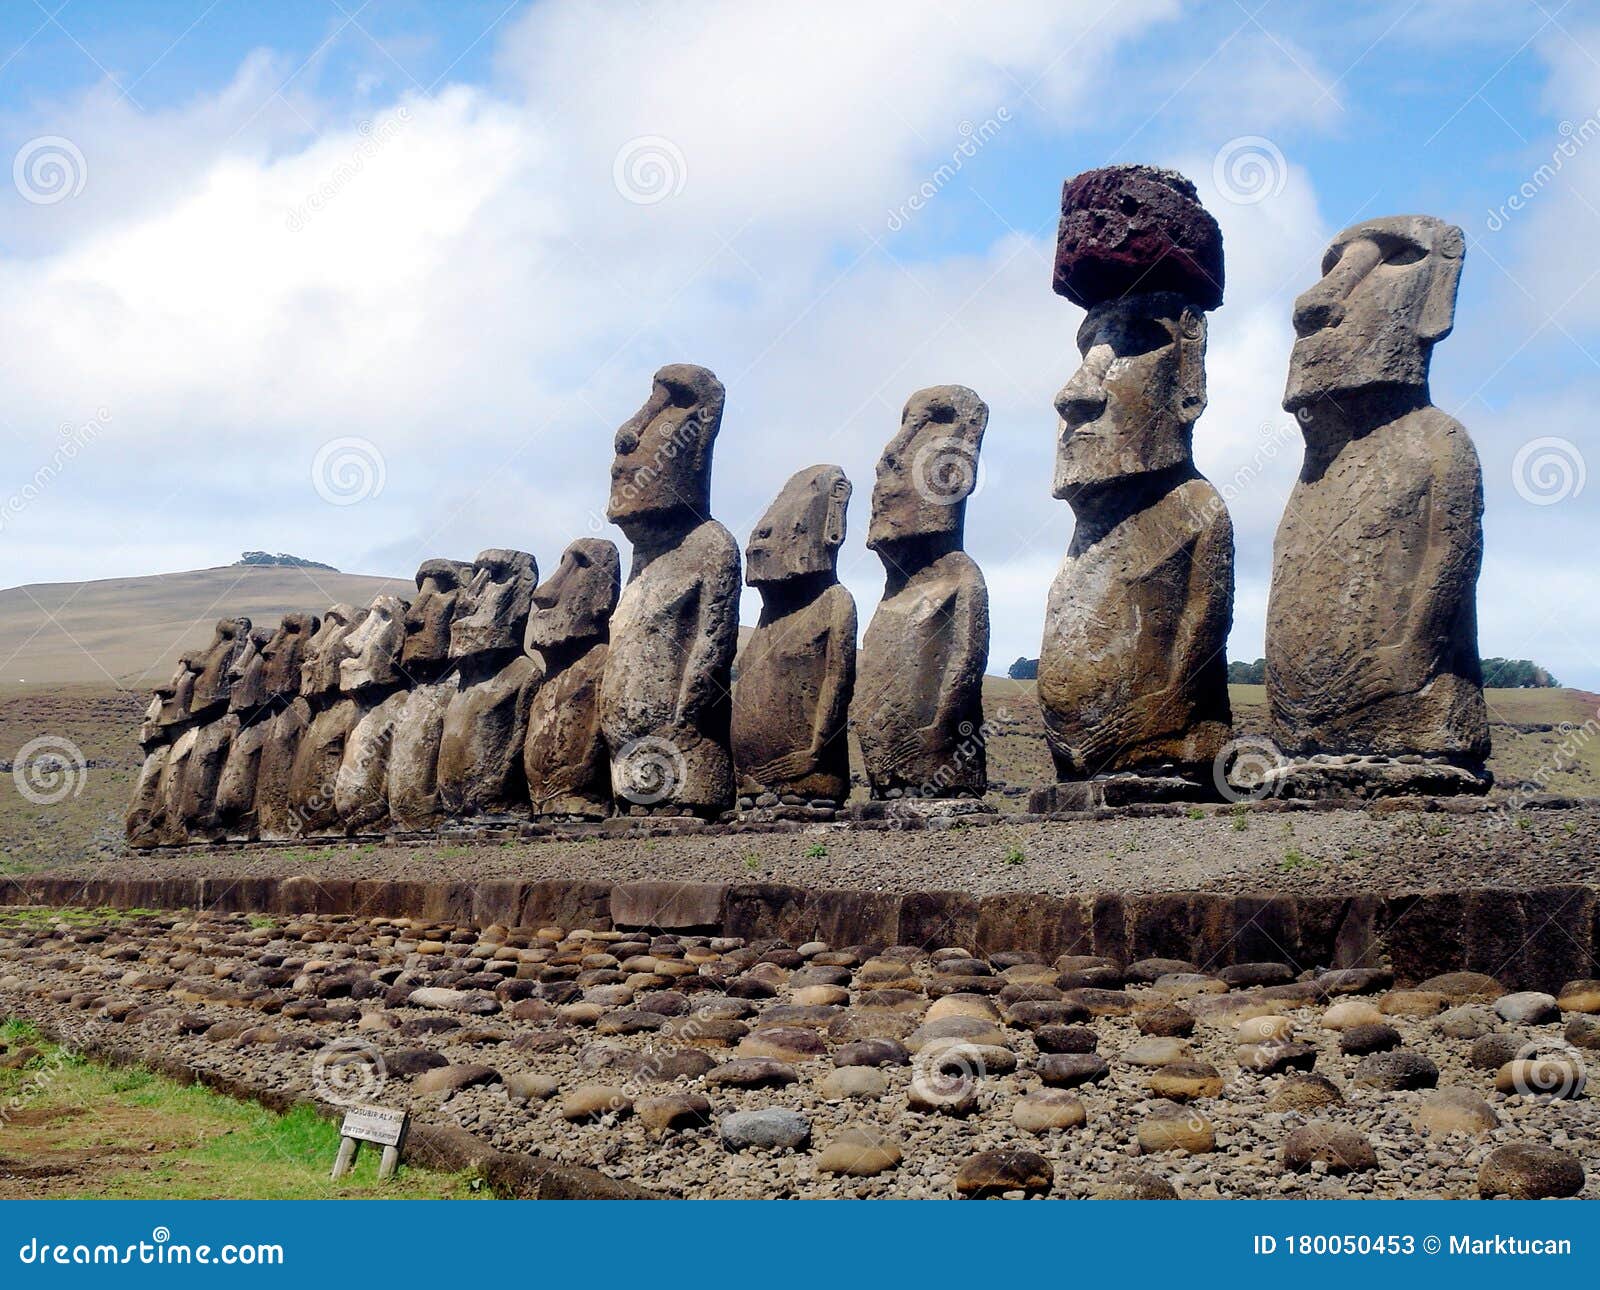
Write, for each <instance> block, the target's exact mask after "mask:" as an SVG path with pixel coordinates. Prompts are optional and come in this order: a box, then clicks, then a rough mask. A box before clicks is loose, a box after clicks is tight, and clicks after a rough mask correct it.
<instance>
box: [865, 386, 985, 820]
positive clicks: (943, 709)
mask: <svg viewBox="0 0 1600 1290" xmlns="http://www.w3.org/2000/svg"><path fill="white" fill-rule="evenodd" d="M988 423H989V409H988V407H987V405H986V404H985V403H984V402H983V400H982V399H980V398H979V397H978V396H977V395H976V394H974V393H973V392H972V391H971V390H969V389H967V388H966V387H965V386H962V385H935V386H933V387H931V388H930V389H926V390H918V391H917V392H916V393H915V394H913V395H912V396H911V398H910V399H909V400H908V401H907V403H906V406H905V412H904V414H903V415H902V416H901V418H900V432H899V433H898V434H896V435H895V437H894V438H893V439H891V440H890V441H889V446H888V447H887V448H885V449H884V450H883V456H882V457H881V458H880V459H879V461H878V477H877V482H876V484H875V486H874V487H873V490H872V521H871V524H870V525H869V527H868V529H867V547H868V549H869V550H872V551H876V552H877V553H878V558H879V559H881V560H882V561H883V567H884V570H885V573H886V574H887V581H886V582H885V585H884V590H883V599H882V600H881V601H880V602H879V603H878V608H877V610H876V611H875V612H874V613H873V615H872V621H871V622H870V623H868V624H867V632H866V636H865V637H864V638H863V639H862V642H861V662H860V672H859V675H858V677H857V680H856V692H855V705H854V716H855V725H856V732H857V735H858V737H859V738H860V740H861V757H862V761H863V762H864V764H865V766H866V772H867V782H868V784H869V785H870V786H871V789H872V796H873V797H874V798H875V799H890V800H899V801H902V802H908V803H920V804H921V805H922V807H923V808H924V809H926V810H930V811H931V810H933V809H934V807H933V805H932V804H933V803H936V802H941V801H942V802H944V803H946V805H944V806H942V807H940V808H939V809H940V810H941V811H948V810H951V809H954V808H951V807H950V806H948V803H949V801H950V800H951V799H956V798H966V799H975V798H981V797H982V796H983V794H984V792H985V790H986V789H987V788H988V782H989V778H988V770H987V759H986V756H985V750H984V733H983V668H984V663H985V662H986V661H987V659H988V655H989V589H988V587H987V586H985V585H984V581H983V574H982V573H981V572H980V571H979V569H978V566H977V564H976V563H975V562H974V561H973V559H972V557H970V556H969V555H968V554H967V553H966V552H965V551H964V550H962V547H961V543H962V537H963V533H964V531H965V527H966V509H967V498H968V497H969V496H971V494H972V491H973V489H974V488H975V487H976V486H977V479H978V450H979V449H980V448H981V447H982V445H983V432H984V429H985V428H986V427H987V425H988ZM961 809H965V810H972V809H978V808H977V806H976V803H970V802H969V803H968V804H965V805H964V806H963V807H962V808H961Z"/></svg>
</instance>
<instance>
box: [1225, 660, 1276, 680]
mask: <svg viewBox="0 0 1600 1290" xmlns="http://www.w3.org/2000/svg"><path fill="white" fill-rule="evenodd" d="M1266 683H1267V660H1266V659H1264V658H1258V659H1257V660H1256V661H1255V662H1254V663H1240V662H1233V663H1229V664H1228V684H1229V685H1265V684H1266Z"/></svg>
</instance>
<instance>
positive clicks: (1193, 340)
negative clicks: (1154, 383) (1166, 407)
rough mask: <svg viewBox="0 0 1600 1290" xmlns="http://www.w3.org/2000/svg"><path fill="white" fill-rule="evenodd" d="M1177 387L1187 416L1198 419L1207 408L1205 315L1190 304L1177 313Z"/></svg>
mask: <svg viewBox="0 0 1600 1290" xmlns="http://www.w3.org/2000/svg"><path fill="white" fill-rule="evenodd" d="M1178 390H1179V395H1180V398H1181V400H1182V404H1181V406H1182V410H1183V418H1184V420H1186V421H1189V422H1191V423H1192V422H1195V421H1198V420H1199V419H1200V414H1201V413H1202V412H1204V411H1205V410H1206V316H1205V315H1204V314H1203V313H1201V312H1200V311H1199V310H1198V309H1196V308H1194V307H1193V306H1191V305H1185V306H1184V309H1183V312H1182V313H1181V314H1180V315H1179V316H1178Z"/></svg>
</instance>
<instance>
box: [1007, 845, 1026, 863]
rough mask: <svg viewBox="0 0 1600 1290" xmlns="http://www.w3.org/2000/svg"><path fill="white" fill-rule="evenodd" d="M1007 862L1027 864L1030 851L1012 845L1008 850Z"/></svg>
mask: <svg viewBox="0 0 1600 1290" xmlns="http://www.w3.org/2000/svg"><path fill="white" fill-rule="evenodd" d="M1005 862H1006V863H1007V864H1008V865H1020V864H1027V863H1028V853H1027V852H1026V851H1024V850H1023V849H1022V848H1021V847H1012V848H1010V849H1009V850H1008V851H1007V852H1006V859H1005Z"/></svg>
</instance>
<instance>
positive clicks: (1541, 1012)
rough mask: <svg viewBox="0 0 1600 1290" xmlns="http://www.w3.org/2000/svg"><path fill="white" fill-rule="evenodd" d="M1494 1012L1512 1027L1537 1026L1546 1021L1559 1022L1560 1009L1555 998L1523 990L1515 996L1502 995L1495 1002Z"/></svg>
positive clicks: (1534, 991) (1535, 991)
mask: <svg viewBox="0 0 1600 1290" xmlns="http://www.w3.org/2000/svg"><path fill="white" fill-rule="evenodd" d="M1494 1010H1495V1012H1496V1013H1497V1014H1498V1015H1499V1017H1500V1019H1501V1020H1502V1021H1509V1022H1510V1023H1511V1024H1512V1025H1514V1026H1538V1025H1543V1024H1544V1023H1545V1022H1547V1021H1560V1020H1561V1009H1560V1007H1559V1006H1558V1005H1557V1004H1556V1000H1555V996H1554V995H1550V994H1542V993H1540V992H1539V991H1537V990H1524V991H1521V992H1520V993H1517V994H1507V995H1502V996H1501V997H1500V998H1498V999H1496V1000H1495V1003H1494Z"/></svg>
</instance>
